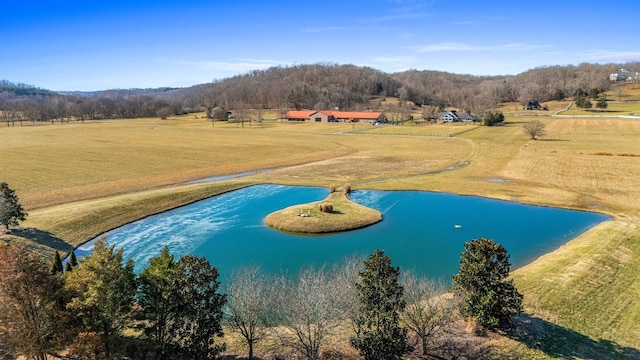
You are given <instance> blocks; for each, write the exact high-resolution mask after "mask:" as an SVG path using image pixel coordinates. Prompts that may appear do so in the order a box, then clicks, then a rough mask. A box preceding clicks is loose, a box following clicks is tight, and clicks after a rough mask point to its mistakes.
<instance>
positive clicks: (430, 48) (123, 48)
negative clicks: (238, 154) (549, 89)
mask: <svg viewBox="0 0 640 360" xmlns="http://www.w3.org/2000/svg"><path fill="white" fill-rule="evenodd" d="M0 14H1V16H0V79H5V80H9V81H13V82H21V83H27V84H31V85H35V86H38V87H42V88H46V89H51V90H57V91H63V90H85V91H90V90H104V89H112V88H133V87H141V88H145V87H161V86H170V87H185V86H191V85H195V84H201V83H206V82H211V81H213V80H215V79H223V78H226V77H230V76H233V75H237V74H242V73H246V72H247V71H249V70H253V69H265V68H268V67H271V66H277V65H282V66H289V65H295V64H311V63H319V62H326V63H337V64H355V65H360V66H370V67H373V68H375V69H379V70H382V71H385V72H389V73H391V72H397V71H403V70H408V69H418V70H440V71H448V72H453V73H460V74H474V75H499V74H517V73H520V72H523V71H526V70H528V69H531V68H535V67H540V66H548V65H568V64H573V65H577V64H580V63H582V62H589V63H612V62H614V63H625V62H630V61H640V17H639V14H640V1H638V0H614V1H597V2H596V1H584V0H582V1H576V0H564V1H557V0H553V1H550V0H540V1H518V0H505V1H497V0H478V1H475V0H474V1H471V0H458V1H455V0H431V1H430V0H325V1H309V2H307V1H303V0H297V1H295V0H274V1H267V0H265V1H242V0H229V1H218V0H210V1H204V0H179V1H167V0H149V1H139V0H129V1H119V0H111V1H100V0H85V1H76V0H68V1H61V0H51V1H47V2H40V1H27V0H25V1H18V0H0Z"/></svg>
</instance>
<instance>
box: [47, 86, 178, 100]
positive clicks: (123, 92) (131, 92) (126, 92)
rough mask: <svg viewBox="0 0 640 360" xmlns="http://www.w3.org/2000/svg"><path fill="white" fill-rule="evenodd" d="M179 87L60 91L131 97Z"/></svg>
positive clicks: (160, 93) (164, 92)
mask: <svg viewBox="0 0 640 360" xmlns="http://www.w3.org/2000/svg"><path fill="white" fill-rule="evenodd" d="M175 90H179V88H171V87H160V88H150V89H109V90H100V91H59V92H58V94H60V95H67V96H79V97H98V98H131V97H136V96H158V95H162V94H166V93H171V92H174V91H175Z"/></svg>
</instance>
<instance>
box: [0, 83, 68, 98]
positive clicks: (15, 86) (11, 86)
mask: <svg viewBox="0 0 640 360" xmlns="http://www.w3.org/2000/svg"><path fill="white" fill-rule="evenodd" d="M0 94H5V96H7V95H9V96H51V95H56V93H55V92H53V91H51V90H46V89H41V88H38V87H35V86H33V85H27V84H22V83H13V82H11V81H8V80H0Z"/></svg>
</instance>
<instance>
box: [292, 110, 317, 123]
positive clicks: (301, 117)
mask: <svg viewBox="0 0 640 360" xmlns="http://www.w3.org/2000/svg"><path fill="white" fill-rule="evenodd" d="M316 112H317V111H314V110H291V111H287V113H286V114H285V115H284V118H285V119H286V120H287V121H309V119H310V117H311V114H315V113H316Z"/></svg>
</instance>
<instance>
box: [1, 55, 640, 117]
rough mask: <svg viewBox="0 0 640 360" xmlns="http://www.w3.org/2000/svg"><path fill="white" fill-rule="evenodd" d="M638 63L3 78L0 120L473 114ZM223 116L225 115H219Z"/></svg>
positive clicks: (595, 83)
mask: <svg viewBox="0 0 640 360" xmlns="http://www.w3.org/2000/svg"><path fill="white" fill-rule="evenodd" d="M620 68H625V69H627V70H629V71H631V72H632V73H635V72H636V71H640V62H634V63H627V64H606V65H599V64H586V63H585V64H580V65H578V66H573V65H570V66H549V67H540V68H535V69H532V70H528V71H526V72H523V73H521V74H518V75H509V76H474V75H460V74H452V73H447V72H441V71H428V70H423V71H420V70H409V71H404V72H400V73H394V74H388V73H385V72H382V71H379V70H376V69H373V68H369V67H360V66H355V65H338V64H327V63H320V64H310V65H296V66H279V67H272V68H269V69H266V70H254V71H250V72H248V73H246V74H242V75H237V76H234V77H231V78H227V79H223V80H218V81H214V82H211V83H205V84H200V85H195V86H192V87H189V88H181V89H173V88H159V89H124V90H122V89H120V90H118V89H116V90H105V91H100V92H89V93H86V92H85V93H83V92H65V93H55V92H53V91H49V90H43V89H39V88H36V87H34V86H29V85H24V84H13V83H10V82H8V81H2V82H0V116H1V117H0V119H2V120H4V121H7V122H12V121H55V120H60V121H65V120H66V121H69V120H71V119H74V120H85V119H103V118H130V117H147V116H170V115H172V114H176V115H178V114H184V113H188V112H196V111H202V110H203V109H207V112H208V114H209V116H213V114H214V113H213V110H214V109H216V108H218V109H225V110H237V109H279V110H281V112H284V111H286V110H289V109H333V108H339V109H341V110H387V109H378V108H376V109H373V108H371V107H372V105H371V104H372V103H371V100H372V99H375V98H384V97H387V96H391V97H397V98H399V99H400V100H403V101H401V102H400V104H405V103H406V102H412V103H414V104H415V105H416V106H421V105H432V106H437V107H440V108H448V107H456V108H460V109H463V110H464V111H466V112H469V113H471V114H473V115H483V114H484V113H485V112H486V111H488V110H490V109H492V108H494V107H495V106H496V105H497V104H500V103H503V102H514V101H518V102H520V103H522V104H526V103H527V102H528V101H530V100H532V99H535V100H538V101H541V102H543V101H548V100H552V99H556V100H561V99H564V98H565V97H571V96H575V95H579V94H588V93H594V92H595V93H596V94H597V93H599V92H602V91H605V90H608V89H609V88H610V87H611V86H612V85H613V84H612V82H611V81H610V80H609V74H611V73H614V72H616V71H617V70H618V69H620ZM224 113H226V112H224Z"/></svg>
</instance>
